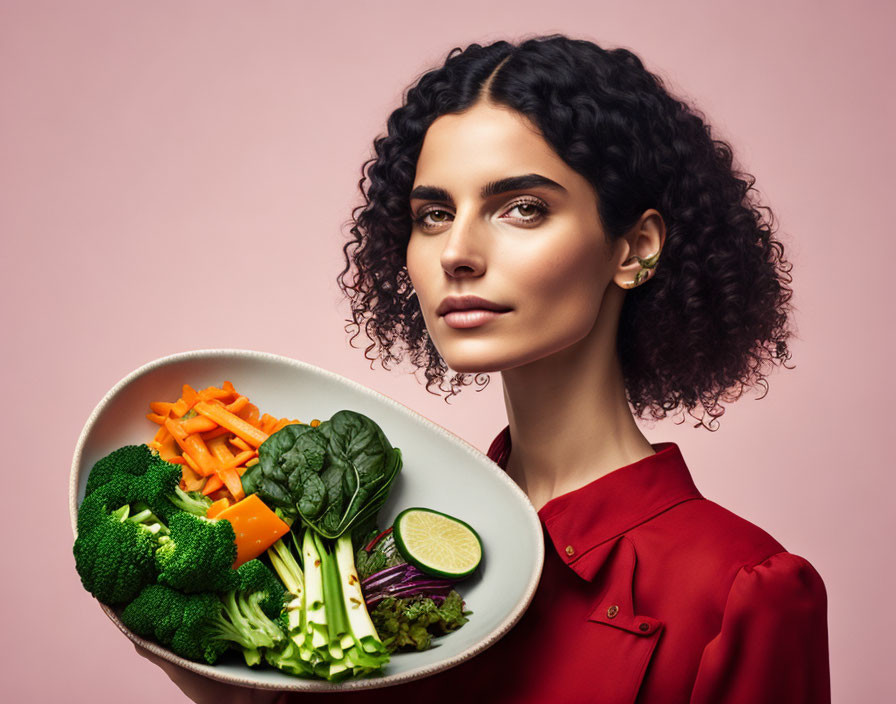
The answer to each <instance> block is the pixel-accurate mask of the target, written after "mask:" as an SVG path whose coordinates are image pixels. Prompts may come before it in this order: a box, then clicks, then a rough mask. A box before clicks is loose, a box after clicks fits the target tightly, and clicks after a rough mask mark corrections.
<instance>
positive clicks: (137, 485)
mask: <svg viewBox="0 0 896 704" xmlns="http://www.w3.org/2000/svg"><path fill="white" fill-rule="evenodd" d="M181 474H182V470H181V468H180V466H179V465H176V464H172V463H171V462H166V461H165V460H163V459H161V458H160V457H159V456H158V455H156V454H155V453H153V451H152V450H151V449H150V448H149V447H148V446H147V445H126V446H125V447H121V448H119V449H117V450H115V451H114V452H111V453H110V454H108V455H106V456H105V457H103V458H102V459H101V460H99V461H98V462H97V463H96V464H95V465H93V468H92V469H91V470H90V475H89V476H88V477H87V487H86V489H85V497H86V498H85V501H87V499H88V498H90V496H91V495H92V494H94V493H95V492H96V491H98V490H99V491H104V490H107V488H108V485H109V484H114V485H117V487H118V493H117V494H116V495H115V496H116V501H117V503H118V506H121V505H123V504H125V503H133V502H134V501H142V502H143V503H145V504H146V505H147V506H149V507H150V509H151V510H152V511H153V513H155V514H156V515H157V516H159V517H160V518H162V520H167V519H169V518H170V517H171V516H172V515H173V514H174V513H176V512H178V511H187V512H188V513H193V514H195V515H197V516H204V515H205V513H206V511H207V510H208V507H209V506H210V505H211V500H210V499H209V498H207V497H205V496H202V494H199V493H198V492H190V493H187V492H185V491H183V489H181V488H180V480H181ZM116 501H112V500H111V499H109V497H108V493H107V503H109V504H113V503H116ZM116 508H117V506H116ZM78 529H79V530H80V529H81V528H80V511H79V526H78Z"/></svg>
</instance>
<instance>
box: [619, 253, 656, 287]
mask: <svg viewBox="0 0 896 704" xmlns="http://www.w3.org/2000/svg"><path fill="white" fill-rule="evenodd" d="M660 251H661V250H659V251H657V252H655V253H653V254H651V255H650V256H649V257H647V258H646V259H641V257H639V256H638V255H637V254H636V255H635V256H633V257H630V258H629V259H628V260H627V261H631V260H632V259H637V260H638V264H640V265H641V269H640V270H639V271H638V273H637V274H635V280H634V281H631V282H629V283H627V284H624V286H625V288H635V287H636V286H640V285H641V283H642V282H643V281H646V280H647V277H648V276H650V271H651V270H652V269H655V268H656V265H657V262H659V260H660Z"/></svg>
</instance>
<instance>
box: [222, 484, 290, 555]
mask: <svg viewBox="0 0 896 704" xmlns="http://www.w3.org/2000/svg"><path fill="white" fill-rule="evenodd" d="M217 518H218V520H224V519H226V520H228V521H230V524H231V525H232V526H233V532H234V533H235V535H236V562H234V563H233V566H234V567H239V566H240V565H242V564H243V563H244V562H248V561H249V560H252V559H254V558H256V557H258V556H259V555H261V554H262V553H263V552H264V551H265V550H267V549H268V548H269V547H271V545H273V544H274V543H276V542H277V541H278V540H279V539H280V538H282V537H283V536H284V535H286V534H287V533H288V532H289V526H288V525H287V524H286V523H284V522H283V520H281V519H280V517H279V516H278V515H277V514H276V513H274V512H273V511H272V510H271V509H270V508H268V507H267V505H266V504H265V503H264V502H263V501H262V500H261V499H260V498H259V497H258V494H249V496H247V497H246V498H245V499H243V500H242V501H239V502H237V503H235V504H234V505H233V506H230V507H229V508H226V509H224V510H223V511H221V513H219V514H218V516H217Z"/></svg>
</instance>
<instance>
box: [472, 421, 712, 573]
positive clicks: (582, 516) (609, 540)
mask: <svg viewBox="0 0 896 704" xmlns="http://www.w3.org/2000/svg"><path fill="white" fill-rule="evenodd" d="M510 447H511V443H510V426H509V425H508V426H507V427H505V428H504V430H503V431H501V433H500V434H499V435H498V437H496V438H495V439H494V441H493V442H492V444H491V447H490V448H489V451H488V456H489V457H490V458H491V459H492V460H494V461H495V462H497V463H498V465H499V466H500V467H501V468H502V469H506V468H507V459H508V457H509V456H510ZM651 447H653V449H654V450H655V454H653V455H650V456H649V457H645V458H643V459H640V460H638V461H637V462H633V463H632V464H628V465H625V466H624V467H620V468H619V469H617V470H614V471H612V472H610V473H609V474H605V475H604V476H602V477H600V478H598V479H595V480H594V481H593V482H590V483H589V484H586V485H585V486H583V487H580V488H578V489H575V490H573V491H570V492H568V493H566V494H562V495H561V496H556V497H554V498H553V499H551V500H550V501H548V502H547V503H546V504H545V505H544V506H542V507H541V509H540V510H539V511H538V517H539V518H540V519H541V521H542V523H544V525H545V528H547V531H548V534H549V535H550V536H551V541H552V542H553V543H554V548H555V549H556V550H557V554H558V555H559V556H560V559H562V560H563V562H565V563H566V564H567V565H569V566H570V567H571V568H572V569H573V570H574V571H575V572H576V573H577V574H578V575H579V576H581V577H582V578H583V579H586V580H588V581H591V580H592V579H594V577H595V575H596V574H597V572H598V571H599V570H600V567H601V566H602V565H603V563H604V562H605V561H606V558H607V557H608V555H609V553H610V552H611V551H612V549H613V546H614V545H615V543H616V539H617V538H619V537H620V536H621V535H622V534H624V533H626V532H627V531H629V530H631V529H632V528H634V527H635V526H637V525H640V524H641V523H644V522H646V521H649V520H650V519H651V518H654V517H655V516H657V515H659V514H660V513H662V512H663V511H666V510H668V509H670V508H672V507H673V506H675V505H677V504H680V503H682V502H683V501H689V500H691V499H702V498H703V496H702V495H701V494H700V492H699V491H698V490H697V487H696V486H695V485H694V481H693V479H692V478H691V473H690V471H689V470H688V467H687V465H686V464H685V461H684V458H683V457H682V455H681V450H680V449H679V447H678V445H677V444H676V443H674V442H661V443H657V444H651Z"/></svg>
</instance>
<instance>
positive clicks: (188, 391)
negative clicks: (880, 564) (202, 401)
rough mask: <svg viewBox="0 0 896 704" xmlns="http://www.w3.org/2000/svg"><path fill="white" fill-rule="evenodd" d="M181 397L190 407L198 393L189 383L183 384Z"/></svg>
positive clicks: (197, 397) (196, 399)
mask: <svg viewBox="0 0 896 704" xmlns="http://www.w3.org/2000/svg"><path fill="white" fill-rule="evenodd" d="M181 398H182V399H183V400H184V401H185V402H186V404H187V405H188V406H190V407H191V408H192V407H193V406H194V405H195V404H196V402H197V401H198V400H199V394H198V393H196V389H194V388H193V387H192V386H190V385H189V384H184V386H183V392H182V394H181Z"/></svg>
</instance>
